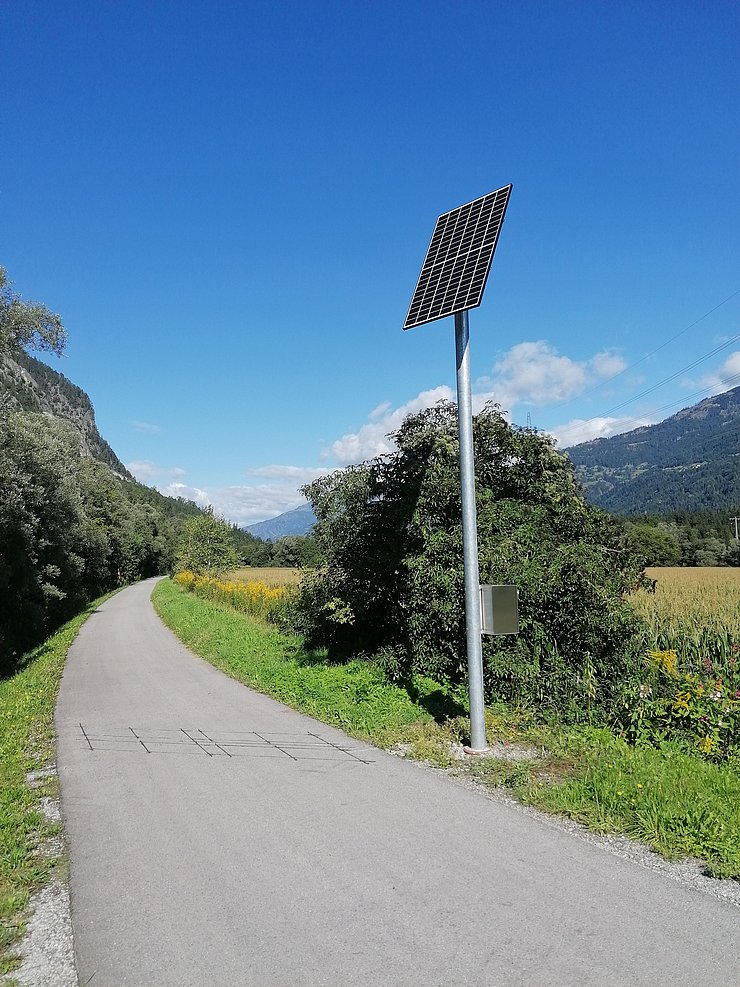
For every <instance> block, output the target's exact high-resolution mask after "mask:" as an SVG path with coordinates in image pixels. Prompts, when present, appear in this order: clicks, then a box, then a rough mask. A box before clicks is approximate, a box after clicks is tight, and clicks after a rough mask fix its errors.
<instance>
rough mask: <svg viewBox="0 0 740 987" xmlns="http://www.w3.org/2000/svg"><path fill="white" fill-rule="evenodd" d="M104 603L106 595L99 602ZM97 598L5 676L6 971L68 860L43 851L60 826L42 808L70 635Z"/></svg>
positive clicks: (1, 837)
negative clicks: (44, 891)
mask: <svg viewBox="0 0 740 987" xmlns="http://www.w3.org/2000/svg"><path fill="white" fill-rule="evenodd" d="M97 602H101V601H97ZM96 605H97V604H96V603H93V604H91V605H90V606H89V607H88V608H87V609H86V610H85V611H84V612H82V613H81V614H78V615H77V616H76V617H75V618H74V619H73V620H71V621H69V623H67V624H65V625H64V627H62V628H61V629H60V630H59V631H58V632H57V633H56V634H54V635H53V636H52V637H50V638H49V639H48V640H46V641H44V642H43V643H42V644H40V645H39V646H38V647H36V648H35V649H34V650H33V651H30V652H28V653H27V654H26V655H24V656H23V657H22V659H21V660H20V661H19V663H18V670H17V671H16V672H15V674H13V675H11V676H9V677H6V678H4V679H0V974H5V973H9V972H10V971H12V970H13V969H14V968H15V967H16V965H17V962H18V957H17V954H16V952H15V949H14V947H15V946H16V944H17V943H18V941H19V940H20V938H21V937H22V935H23V932H24V930H25V922H26V918H27V906H28V903H29V899H30V897H31V895H32V894H33V893H34V892H35V891H38V890H39V889H40V888H41V887H42V886H43V884H44V883H45V882H46V881H47V880H48V878H49V876H50V875H51V874H52V873H53V872H54V870H55V869H60V868H62V869H63V868H64V865H65V862H64V860H60V859H58V858H55V857H54V856H50V855H49V854H48V853H47V852H45V851H44V841H45V840H47V839H48V838H49V837H51V836H54V835H55V834H56V832H57V831H58V827H57V826H56V825H55V824H52V823H49V822H48V821H47V819H46V817H45V816H44V814H43V812H42V811H41V799H42V798H44V797H48V796H50V797H56V796H57V795H58V785H57V779H56V775H55V774H54V773H53V772H48V773H47V771H45V769H48V768H49V767H50V766H53V761H54V727H53V717H54V705H55V703H56V697H57V692H58V689H59V681H60V679H61V676H62V670H63V669H64V662H65V660H66V657H67V652H68V650H69V647H70V645H71V644H72V641H73V640H74V638H75V637H76V635H77V632H78V631H79V628H80V626H81V625H82V624H83V623H84V621H85V620H86V619H87V617H88V615H89V614H90V613H92V611H93V610H94V609H95V606H96Z"/></svg>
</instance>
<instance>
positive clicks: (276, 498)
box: [209, 483, 306, 526]
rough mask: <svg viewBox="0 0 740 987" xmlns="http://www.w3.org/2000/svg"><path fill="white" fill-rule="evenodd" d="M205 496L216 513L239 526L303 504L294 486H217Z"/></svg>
mask: <svg viewBox="0 0 740 987" xmlns="http://www.w3.org/2000/svg"><path fill="white" fill-rule="evenodd" d="M209 496H210V502H211V503H212V504H213V508H214V510H215V511H216V513H217V514H222V515H223V516H224V517H226V518H228V519H229V521H232V522H233V523H234V524H239V525H242V526H243V525H247V524H254V523H255V522H256V521H264V520H265V519H266V518H273V517H277V515H278V514H284V513H285V511H292V510H293V509H294V508H296V507H300V506H301V505H302V504H305V503H306V499H305V497H304V496H303V495H302V494H301V493H299V491H298V490H297V489H296V487H295V486H291V485H288V484H282V483H264V484H255V485H254V486H231V487H219V488H217V489H215V490H212V491H210V494H209Z"/></svg>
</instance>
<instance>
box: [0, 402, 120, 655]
mask: <svg viewBox="0 0 740 987" xmlns="http://www.w3.org/2000/svg"><path fill="white" fill-rule="evenodd" d="M79 461H80V454H79V446H78V444H76V442H75V439H74V437H73V436H72V434H71V432H70V431H69V430H68V429H66V428H65V427H64V426H63V425H62V424H61V423H58V422H55V421H50V420H48V419H47V418H46V417H45V416H43V415H25V414H14V415H8V416H6V417H5V420H4V422H3V429H2V430H0V654H4V655H5V656H6V658H7V656H8V654H9V653H11V652H13V651H16V650H19V649H22V648H24V647H26V646H28V645H30V644H31V643H33V642H34V641H36V640H38V638H39V637H40V636H41V635H42V634H43V633H44V632H45V631H46V630H47V629H48V628H49V627H50V626H53V625H54V624H56V623H57V622H58V621H60V620H62V619H64V618H65V617H67V616H69V615H71V614H72V613H74V612H76V611H77V610H78V609H79V608H80V606H81V605H83V604H84V603H86V602H87V600H88V599H90V598H91V596H93V595H96V594H97V593H98V592H100V588H99V587H100V586H101V584H103V583H104V582H105V572H106V555H107V543H106V539H105V535H104V534H103V532H101V531H100V529H99V528H97V527H96V525H95V524H94V523H93V521H92V520H91V519H90V518H89V517H88V515H87V513H86V512H85V507H84V504H83V500H82V496H81V493H80V488H79V485H78V482H77V475H76V474H77V467H78V465H79Z"/></svg>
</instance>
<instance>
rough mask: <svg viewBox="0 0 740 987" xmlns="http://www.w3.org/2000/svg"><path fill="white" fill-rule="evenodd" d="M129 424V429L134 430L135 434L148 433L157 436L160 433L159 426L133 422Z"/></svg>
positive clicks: (150, 423) (160, 428) (160, 427)
mask: <svg viewBox="0 0 740 987" xmlns="http://www.w3.org/2000/svg"><path fill="white" fill-rule="evenodd" d="M130 424H131V428H135V429H136V431H137V432H149V433H150V434H151V435H159V434H160V433H161V431H162V426H161V425H154V424H153V423H152V422H137V421H133V422H131V423H130Z"/></svg>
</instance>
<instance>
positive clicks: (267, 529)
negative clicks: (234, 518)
mask: <svg viewBox="0 0 740 987" xmlns="http://www.w3.org/2000/svg"><path fill="white" fill-rule="evenodd" d="M315 523H316V515H315V514H314V512H313V510H312V508H311V505H310V504H303V505H302V506H301V507H296V508H295V509H294V510H292V511H287V512H286V513H285V514H278V516H277V517H273V518H270V519H269V520H268V521H258V522H257V523H256V524H249V525H247V526H246V528H245V531H249V532H251V534H253V535H256V536H257V537H258V538H263V539H264V540H265V541H277V540H278V539H279V538H286V537H287V536H288V535H305V534H307V533H308V532H309V531H310V530H311V528H312V527H313V526H314V524H315Z"/></svg>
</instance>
